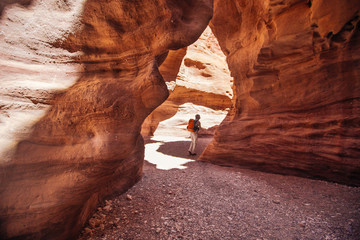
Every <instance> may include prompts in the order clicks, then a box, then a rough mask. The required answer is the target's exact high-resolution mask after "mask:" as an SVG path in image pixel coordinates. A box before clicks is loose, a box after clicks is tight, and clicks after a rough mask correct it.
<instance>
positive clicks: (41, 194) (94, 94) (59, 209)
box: [0, 0, 212, 239]
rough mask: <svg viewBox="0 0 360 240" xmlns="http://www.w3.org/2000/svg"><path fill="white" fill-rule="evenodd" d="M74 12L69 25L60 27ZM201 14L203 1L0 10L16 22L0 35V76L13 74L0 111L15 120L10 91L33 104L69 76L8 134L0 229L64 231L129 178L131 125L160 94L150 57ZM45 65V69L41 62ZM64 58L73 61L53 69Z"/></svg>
mask: <svg viewBox="0 0 360 240" xmlns="http://www.w3.org/2000/svg"><path fill="white" fill-rule="evenodd" d="M1 6H3V4H2V5H1ZM39 9H40V10H41V11H40V10H39ZM74 9H75V10H74ZM68 13H71V14H69V16H68V18H64V19H62V18H61V16H64V15H65V16H67V15H66V14H68ZM75 16H76V17H77V18H76V19H73V22H71V24H72V26H73V28H66V27H64V28H61V26H62V25H63V24H66V23H67V21H68V20H69V19H71V18H75ZM211 16H212V1H207V0H199V1H193V0H191V1H181V2H179V1H172V0H171V1H164V0H158V1H147V0H146V1H143V0H142V1H138V0H135V1H126V0H124V1H122V0H118V1H105V0H104V1H102V0H100V1H99V0H88V1H85V2H84V1H45V2H44V1H35V0H34V1H32V4H30V5H28V6H27V7H26V8H24V7H19V5H7V6H6V8H4V9H3V15H2V17H3V18H2V21H1V22H0V24H2V26H1V27H4V28H3V29H8V28H9V26H13V25H12V24H13V23H14V22H15V23H16V24H17V25H16V24H15V25H14V27H13V28H9V34H8V35H5V34H3V35H1V37H2V39H4V41H2V42H1V43H0V47H1V49H2V52H3V53H4V54H2V55H1V64H2V66H1V67H2V69H4V70H6V71H8V74H3V75H1V78H2V83H4V82H6V83H9V84H13V83H14V82H16V84H15V85H14V86H15V87H14V89H15V90H14V92H15V93H16V94H12V93H10V94H9V93H8V92H7V91H8V90H9V89H8V88H7V87H5V85H3V84H2V85H1V96H2V97H3V96H6V97H7V98H9V101H7V102H5V103H4V104H3V105H1V108H0V111H1V114H2V117H3V116H4V118H6V116H7V115H8V116H9V118H12V119H15V117H13V116H14V115H13V114H12V113H13V112H14V111H16V109H19V108H16V107H14V105H12V104H11V101H12V100H11V99H13V100H14V99H15V98H16V100H19V101H18V102H17V104H18V106H20V108H23V109H25V107H24V106H25V105H26V106H27V107H29V109H30V108H31V110H33V108H34V107H36V104H37V103H38V101H37V100H36V99H37V98H34V97H33V95H34V93H37V92H39V91H40V90H41V89H42V86H43V85H44V84H45V85H46V84H52V83H54V84H55V83H59V82H58V81H59V79H60V81H66V79H67V78H69V76H70V75H71V76H76V79H75V82H74V83H73V85H72V86H70V87H68V86H67V87H65V88H62V90H61V91H60V92H57V93H56V88H55V89H51V90H49V94H50V96H48V98H47V99H46V101H43V103H42V104H43V105H44V106H42V108H41V109H44V108H45V109H48V110H47V113H46V114H45V115H44V116H43V117H42V118H41V119H40V120H39V121H37V122H36V123H35V124H34V125H33V126H32V128H31V131H29V133H28V135H26V136H22V137H20V136H18V135H16V136H17V137H16V138H15V137H14V141H15V142H16V141H18V144H16V145H12V143H11V144H10V143H9V144H8V147H10V148H11V146H15V148H14V149H12V151H13V154H12V155H6V156H7V158H6V161H4V160H2V161H1V170H0V180H1V185H0V224H1V225H0V227H1V228H0V234H1V237H2V238H18V239H71V238H73V237H75V236H76V235H77V233H78V231H79V229H80V227H81V226H82V225H83V224H84V223H85V221H86V220H87V217H88V216H89V214H90V213H91V212H92V211H93V209H94V208H95V207H96V204H97V203H98V201H99V200H101V199H103V198H104V196H107V195H109V194H112V193H115V192H124V191H125V190H127V189H128V188H129V187H131V186H132V185H133V184H134V183H135V182H136V181H138V180H139V178H140V177H141V172H142V164H143V158H144V157H143V154H144V144H143V140H142V137H141V136H140V127H141V124H142V122H143V120H144V119H145V117H146V116H147V115H148V114H149V113H150V112H151V111H152V110H153V109H155V108H156V107H157V106H158V105H160V104H161V103H162V102H163V101H164V100H165V99H166V98H167V96H168V90H167V88H166V84H165V83H164V81H163V78H162V76H161V75H160V73H159V70H158V65H160V63H161V61H162V59H163V56H165V55H166V53H167V51H168V50H170V49H179V48H183V47H185V46H187V45H189V44H191V43H192V42H194V41H195V40H196V39H197V38H198V37H199V36H200V34H201V32H202V31H203V30H204V29H205V27H206V26H207V24H208V21H209V20H210V18H211ZM69 24H70V23H69ZM17 27H19V28H17ZM19 29H23V30H19ZM11 31H12V32H17V33H18V34H11ZM34 66H36V67H34ZM49 66H53V67H54V68H51V69H52V70H53V71H48V72H47V71H46V70H44V69H47V68H48V67H49ZM71 66H77V68H76V69H77V70H72V71H74V72H71V71H70V72H67V73H66V74H67V75H66V74H64V75H61V74H59V76H60V75H61V78H59V79H55V78H54V74H55V75H56V74H58V73H59V72H61V71H63V70H64V69H65V68H66V67H71ZM63 67H64V68H63ZM56 69H57V70H56ZM25 70H26V71H25ZM12 73H16V74H15V75H11V74H12ZM10 75H11V76H12V77H13V78H11V79H10V78H9V76H10ZM30 76H31V77H30ZM24 79H26V80H29V81H30V80H32V82H31V88H29V89H28V91H27V92H26V93H27V94H26V95H25V94H23V92H16V91H17V90H16V89H20V90H21V91H22V89H24V88H26V86H27V85H26V84H30V83H29V82H27V81H23V82H22V80H24ZM42 84H43V85H42ZM8 86H9V85H8ZM57 89H58V88H57ZM40 95H41V94H40ZM29 98H30V99H33V101H32V102H30V101H29V100H28V99H29ZM35 100H36V101H35ZM49 104H50V106H49ZM46 105H47V106H46ZM48 106H49V107H48ZM6 114H7V115H6ZM24 116H25V117H27V116H28V115H24ZM19 122H20V121H19ZM0 123H3V122H0ZM2 127H4V128H6V126H2ZM27 128H28V127H27ZM17 131H19V133H21V131H23V129H21V128H20V129H18V130H17ZM9 136H11V137H13V135H9ZM14 136H15V135H14ZM6 138H7V135H6V136H3V135H2V139H1V140H4V141H5V140H6Z"/></svg>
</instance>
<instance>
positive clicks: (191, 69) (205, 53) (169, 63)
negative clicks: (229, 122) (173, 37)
mask: <svg viewBox="0 0 360 240" xmlns="http://www.w3.org/2000/svg"><path fill="white" fill-rule="evenodd" d="M159 70H160V73H161V74H162V76H163V77H164V80H165V81H166V83H167V85H168V88H169V92H170V94H169V97H168V99H167V100H166V101H165V102H164V103H163V104H162V105H161V106H160V107H158V108H157V109H156V110H155V111H153V112H152V113H151V114H150V115H149V116H148V117H147V119H146V120H145V122H144V124H143V126H142V134H143V135H144V136H152V135H154V134H155V135H170V136H188V135H189V132H188V131H186V125H187V121H188V120H189V119H190V118H194V116H195V114H200V115H201V116H202V128H203V129H202V134H203V135H212V134H213V133H214V131H215V129H216V126H218V125H219V124H220V123H221V122H222V120H223V119H224V117H225V116H226V115H227V112H228V109H229V108H230V107H231V106H232V102H231V101H232V100H231V99H232V88H231V87H232V82H233V79H232V77H231V76H230V72H229V69H228V67H227V63H226V58H225V55H224V53H223V52H222V51H221V49H220V46H219V44H218V42H217V40H216V38H215V36H214V35H213V33H212V31H211V29H210V28H209V27H208V28H207V29H206V30H205V31H204V32H203V34H202V35H201V36H200V38H199V39H198V40H197V41H196V42H195V43H193V44H192V45H190V46H189V47H187V48H184V49H180V50H177V51H170V53H169V55H168V56H167V58H166V60H165V62H164V63H163V64H162V65H161V66H160V68H159ZM159 124H160V125H159ZM158 126H159V128H158Z"/></svg>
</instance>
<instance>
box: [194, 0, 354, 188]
mask: <svg viewBox="0 0 360 240" xmlns="http://www.w3.org/2000/svg"><path fill="white" fill-rule="evenodd" d="M359 8H360V5H359V1H357V0H346V1H336V0H331V1H327V0H321V1H310V0H306V1H302V0H285V1H273V0H270V1H261V0H251V1H232V0H221V1H220V0H215V2H214V17H213V19H212V21H211V23H210V26H211V28H212V30H213V32H214V34H215V36H216V37H217V39H218V40H219V44H220V46H221V48H222V50H223V52H224V53H225V54H226V55H227V62H228V64H229V69H230V70H231V74H232V76H233V77H234V79H235V81H234V103H235V105H234V112H233V113H232V115H231V120H232V121H231V122H227V123H224V124H223V125H222V126H220V128H219V131H218V132H217V134H216V135H215V140H214V141H213V142H212V143H211V144H210V145H209V146H208V147H207V149H206V150H205V152H204V154H203V155H202V157H201V159H202V160H204V161H211V162H214V163H218V164H223V165H233V166H242V167H248V168H253V169H257V170H264V171H270V172H276V173H285V174H295V175H300V176H307V177H313V178H321V179H326V180H330V181H335V182H339V183H345V184H350V185H357V186H360V161H359V160H360V134H359V133H360V117H359V116H360V108H359V107H360V78H359V76H360V73H359V66H360V64H359V63H360V48H359V46H360V41H359V33H360V32H359Z"/></svg>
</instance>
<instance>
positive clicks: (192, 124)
mask: <svg viewBox="0 0 360 240" xmlns="http://www.w3.org/2000/svg"><path fill="white" fill-rule="evenodd" d="M194 122H195V120H194V119H190V120H189V122H188V125H187V130H188V131H190V132H195V131H194Z"/></svg>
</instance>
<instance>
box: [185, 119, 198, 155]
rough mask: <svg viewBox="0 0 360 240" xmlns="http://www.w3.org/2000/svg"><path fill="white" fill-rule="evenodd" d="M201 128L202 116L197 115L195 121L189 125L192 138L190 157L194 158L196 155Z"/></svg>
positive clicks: (191, 121) (192, 120) (190, 121)
mask: <svg viewBox="0 0 360 240" xmlns="http://www.w3.org/2000/svg"><path fill="white" fill-rule="evenodd" d="M200 128H201V123H200V115H199V114H196V115H195V120H194V119H190V120H189V124H188V131H190V137H191V143H190V147H189V155H192V156H194V155H196V153H195V147H196V142H197V139H198V132H199V130H200Z"/></svg>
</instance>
